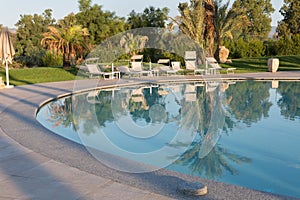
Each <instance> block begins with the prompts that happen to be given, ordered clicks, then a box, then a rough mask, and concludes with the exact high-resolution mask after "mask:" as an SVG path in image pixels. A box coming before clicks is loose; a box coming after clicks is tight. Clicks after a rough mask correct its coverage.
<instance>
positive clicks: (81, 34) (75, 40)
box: [41, 25, 89, 65]
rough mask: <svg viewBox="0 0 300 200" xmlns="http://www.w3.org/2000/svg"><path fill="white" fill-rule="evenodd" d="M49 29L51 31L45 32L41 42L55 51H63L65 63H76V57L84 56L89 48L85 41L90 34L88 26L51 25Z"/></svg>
mask: <svg viewBox="0 0 300 200" xmlns="http://www.w3.org/2000/svg"><path fill="white" fill-rule="evenodd" d="M48 29H49V32H46V33H44V34H43V39H42V40H41V44H42V45H43V46H44V47H45V48H47V49H49V50H51V51H53V52H54V53H59V52H60V53H62V54H63V60H64V64H66V65H70V64H71V65H74V64H75V59H76V57H77V56H78V55H81V56H82V53H83V52H86V50H87V49H88V47H87V45H86V43H85V38H86V37H87V36H88V35H89V34H88V30H87V29H86V28H82V27H81V26H80V25H71V26H68V27H65V26H62V27H58V28H57V27H54V26H49V27H48Z"/></svg>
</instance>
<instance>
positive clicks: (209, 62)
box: [206, 57, 236, 74]
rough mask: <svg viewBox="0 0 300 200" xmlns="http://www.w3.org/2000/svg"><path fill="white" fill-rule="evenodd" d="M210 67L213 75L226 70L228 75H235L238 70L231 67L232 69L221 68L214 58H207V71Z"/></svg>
mask: <svg viewBox="0 0 300 200" xmlns="http://www.w3.org/2000/svg"><path fill="white" fill-rule="evenodd" d="M208 66H211V67H212V68H211V72H212V73H213V74H216V73H217V71H219V70H225V71H226V73H227V74H229V72H231V74H234V70H235V69H236V68H234V67H230V68H223V67H221V66H220V65H219V63H218V62H217V60H216V59H215V58H214V57H206V69H208Z"/></svg>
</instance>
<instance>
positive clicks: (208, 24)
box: [204, 0, 215, 57]
mask: <svg viewBox="0 0 300 200" xmlns="http://www.w3.org/2000/svg"><path fill="white" fill-rule="evenodd" d="M204 8H205V18H204V23H205V30H204V38H205V42H206V51H207V54H208V56H210V57H211V56H213V50H214V35H215V23H214V18H215V5H214V1H213V0H205V1H204Z"/></svg>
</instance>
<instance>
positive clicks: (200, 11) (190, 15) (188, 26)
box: [171, 0, 204, 47]
mask: <svg viewBox="0 0 300 200" xmlns="http://www.w3.org/2000/svg"><path fill="white" fill-rule="evenodd" d="M178 9H179V13H180V16H177V17H175V18H171V20H172V21H173V22H174V23H176V24H177V25H178V27H179V29H180V30H181V31H182V32H183V33H184V34H185V35H187V36H188V37H189V38H191V39H193V40H194V41H195V42H196V43H197V44H199V45H200V47H203V46H204V42H203V31H204V23H203V22H204V7H203V0H190V5H188V3H186V2H185V3H179V6H178Z"/></svg>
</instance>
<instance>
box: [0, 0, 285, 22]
mask: <svg viewBox="0 0 300 200" xmlns="http://www.w3.org/2000/svg"><path fill="white" fill-rule="evenodd" d="M2 1H4V0H2ZM187 1H189V0H148V1H141V0H92V4H99V5H102V6H103V10H109V11H113V12H115V13H116V15H117V16H119V17H127V16H128V14H129V13H130V12H131V11H132V10H135V11H136V12H138V13H140V12H143V10H144V9H145V8H147V7H149V6H154V7H156V8H157V7H160V8H162V7H168V8H169V9H170V13H169V15H170V16H176V15H178V11H177V6H178V4H179V2H187ZM231 1H233V0H231ZM224 2H225V1H224ZM271 2H272V4H273V7H274V8H275V12H274V13H273V15H272V26H277V22H278V21H280V20H281V19H282V16H281V14H280V13H279V9H280V8H281V6H282V5H283V0H271ZM1 7H2V6H1ZM48 8H50V9H52V11H53V12H52V14H53V17H54V18H55V19H56V20H58V19H62V18H63V17H64V16H66V15H68V14H69V13H71V12H73V13H77V12H78V0H7V1H5V9H4V6H3V7H2V9H1V12H0V24H2V25H3V26H8V27H9V28H15V24H16V23H17V22H18V20H19V19H20V15H26V14H30V15H32V14H42V13H43V11H44V10H45V9H48Z"/></svg>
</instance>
